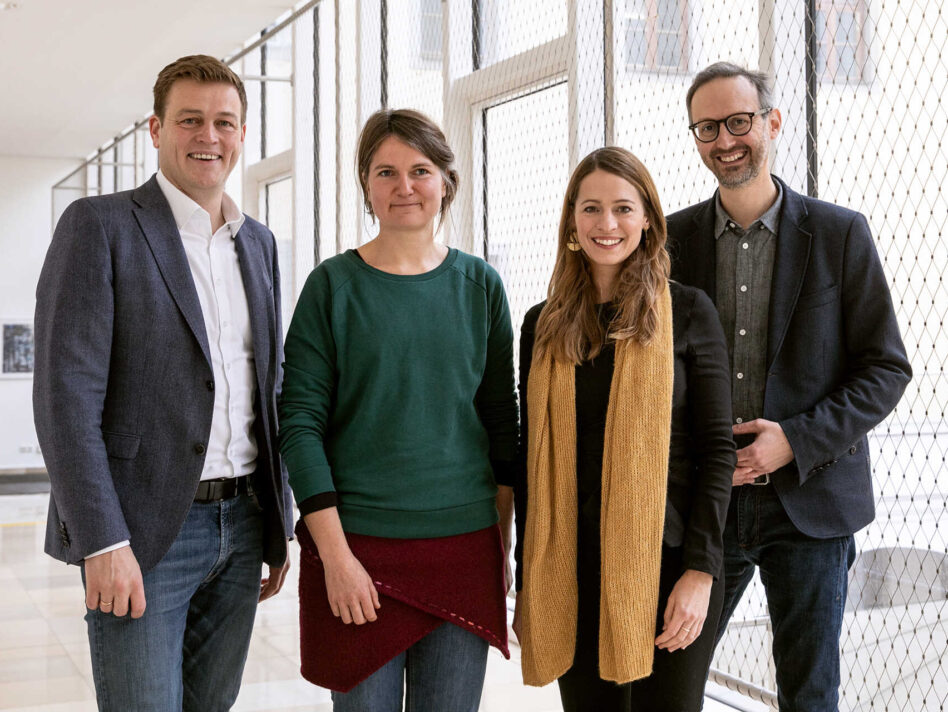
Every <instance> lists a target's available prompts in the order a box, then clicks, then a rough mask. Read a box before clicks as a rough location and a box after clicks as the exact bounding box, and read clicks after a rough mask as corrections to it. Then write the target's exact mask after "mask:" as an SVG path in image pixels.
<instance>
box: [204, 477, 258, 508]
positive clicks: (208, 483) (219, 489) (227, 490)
mask: <svg viewBox="0 0 948 712" xmlns="http://www.w3.org/2000/svg"><path fill="white" fill-rule="evenodd" d="M249 483H250V478H249V477H247V476H246V475H245V476H244V477H221V478H220V479H217V480H201V483H200V484H199V485H198V488H197V493H196V494H195V495H194V501H195V502H201V503H207V502H220V501H222V500H225V499H231V498H233V497H236V496H237V495H239V494H246V493H247V492H248V491H249Z"/></svg>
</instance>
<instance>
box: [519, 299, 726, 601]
mask: <svg viewBox="0 0 948 712" xmlns="http://www.w3.org/2000/svg"><path fill="white" fill-rule="evenodd" d="M670 287H671V298H672V323H673V330H674V359H675V363H674V368H675V375H674V391H673V394H672V428H671V445H670V453H669V455H670V457H669V466H668V499H667V502H666V508H665V531H664V543H665V545H667V546H673V547H677V546H681V547H683V552H682V554H683V566H684V568H685V569H695V570H697V571H704V572H707V573H709V574H712V575H713V576H715V577H716V576H717V575H718V574H719V572H720V570H721V563H722V555H723V554H722V543H721V542H722V535H723V530H724V520H725V517H726V516H727V507H728V501H729V499H730V494H731V477H732V475H733V472H734V467H735V465H736V463H737V456H736V455H735V450H734V440H733V438H732V435H731V422H730V421H731V396H730V393H731V391H730V377H729V375H728V359H727V347H726V346H725V342H724V334H723V332H722V330H721V324H720V321H719V320H718V315H717V312H716V311H715V309H714V305H713V304H712V303H711V300H710V299H709V298H708V297H707V295H705V294H704V293H703V292H701V291H700V290H697V289H694V288H692V287H686V286H683V285H680V284H678V283H677V282H670ZM545 304H546V302H543V303H541V304H537V305H536V306H534V307H532V308H531V309H530V310H529V311H528V312H527V314H526V316H525V317H524V320H523V328H522V329H521V332H520V423H521V433H522V434H523V437H522V440H524V441H525V440H526V437H527V433H528V432H529V426H528V423H529V420H528V418H529V413H528V410H527V381H528V378H529V374H530V365H531V362H532V359H533V339H534V331H535V328H536V323H537V319H538V318H539V316H540V312H541V310H542V309H543V307H544V305H545ZM601 314H602V317H603V318H604V319H605V320H606V321H608V320H609V319H611V317H612V315H613V314H614V308H612V307H605V308H604V309H603V310H602V312H601ZM614 360H615V349H614V347H613V345H612V344H607V345H606V346H605V348H603V350H602V351H601V352H600V354H599V355H598V356H597V357H596V358H595V359H592V360H590V361H586V362H584V363H582V364H581V365H579V366H577V367H576V446H577V452H576V456H577V485H578V497H579V509H580V511H579V512H578V515H579V536H580V538H581V539H583V540H586V541H587V542H590V543H592V542H591V541H590V540H592V539H595V541H596V543H597V544H598V535H599V514H600V507H601V492H602V453H603V444H604V438H605V425H606V411H607V408H608V403H609V389H610V387H611V384H612V371H613V366H614ZM521 451H522V453H521V465H520V468H519V472H518V477H517V482H516V488H515V502H516V515H517V546H516V549H515V558H516V561H517V590H519V589H520V588H521V587H522V585H523V579H522V566H521V564H522V562H523V536H524V529H525V527H526V513H527V481H526V454H525V453H526V443H525V442H524V443H523V446H522V447H521ZM596 548H598V547H596ZM583 549H586V547H583Z"/></svg>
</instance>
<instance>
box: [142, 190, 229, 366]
mask: <svg viewBox="0 0 948 712" xmlns="http://www.w3.org/2000/svg"><path fill="white" fill-rule="evenodd" d="M132 200H133V201H135V203H136V204H137V205H138V207H137V208H135V209H134V210H133V212H134V214H135V219H136V220H137V221H138V225H139V227H141V229H142V233H144V235H145V240H147V241H148V245H149V247H150V248H151V252H152V254H153V255H154V256H155V261H156V262H157V263H158V269H159V270H160V271H161V276H162V278H163V279H164V280H165V284H166V285H167V286H168V291H169V292H171V296H172V297H173V298H174V301H175V303H176V304H177V305H178V309H180V310H181V313H182V314H183V315H184V319H185V321H186V322H187V323H188V326H189V327H191V331H192V332H193V333H194V338H196V339H197V340H198V343H199V344H200V345H201V351H202V352H203V353H204V358H206V359H207V362H208V364H210V363H211V352H210V348H209V347H208V344H207V331H206V330H205V328H204V313H203V312H202V311H201V302H200V300H199V299H198V294H197V289H196V288H195V286H194V278H193V277H192V276H191V265H189V264H188V257H187V255H186V254H185V252H184V245H183V244H182V243H181V233H180V232H179V230H178V226H177V225H176V224H175V222H174V215H173V214H172V212H171V206H170V205H168V201H167V200H166V199H165V196H164V194H163V193H162V192H161V188H160V187H159V186H158V180H157V179H156V178H155V176H152V177H151V179H150V180H149V181H147V182H146V183H145V184H144V185H141V186H139V187H138V188H136V189H135V191H134V192H133V193H132Z"/></svg>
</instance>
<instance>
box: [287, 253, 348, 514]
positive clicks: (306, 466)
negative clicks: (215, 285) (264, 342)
mask: <svg viewBox="0 0 948 712" xmlns="http://www.w3.org/2000/svg"><path fill="white" fill-rule="evenodd" d="M332 299H333V294H332V289H331V284H330V281H329V277H328V273H327V272H326V270H325V269H322V268H320V267H317V268H316V269H315V270H313V272H312V274H311V275H310V276H309V279H307V281H306V285H305V286H304V287H303V292H302V293H301V294H300V298H299V302H298V303H297V305H296V310H295V311H294V313H293V319H292V321H291V322H290V328H289V331H288V333H287V336H286V347H285V353H286V362H285V363H284V365H283V390H282V393H281V395H280V404H279V413H280V452H281V453H282V455H283V459H284V462H285V463H286V467H287V471H288V472H289V480H290V486H291V487H292V488H293V495H294V496H295V497H296V501H297V502H303V501H305V500H307V499H309V498H311V497H313V496H314V495H318V494H321V493H325V492H334V491H335V487H334V486H333V479H332V472H331V470H330V467H329V461H328V459H327V457H326V449H325V446H324V441H323V438H324V436H325V434H326V430H327V424H328V422H329V417H330V414H331V409H332V402H333V396H334V393H335V390H336V379H337V370H336V346H335V341H334V339H333V331H332Z"/></svg>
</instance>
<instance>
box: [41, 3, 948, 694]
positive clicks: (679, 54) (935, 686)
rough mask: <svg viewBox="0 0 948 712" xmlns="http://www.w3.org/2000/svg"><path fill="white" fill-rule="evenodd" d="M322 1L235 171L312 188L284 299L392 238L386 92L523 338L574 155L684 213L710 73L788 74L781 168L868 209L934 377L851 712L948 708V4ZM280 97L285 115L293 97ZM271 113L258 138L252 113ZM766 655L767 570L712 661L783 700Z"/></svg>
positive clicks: (881, 511) (292, 44) (865, 588)
mask: <svg viewBox="0 0 948 712" xmlns="http://www.w3.org/2000/svg"><path fill="white" fill-rule="evenodd" d="M313 5H314V3H309V6H308V7H307V8H306V11H305V12H303V13H300V14H299V16H298V17H297V18H296V19H295V20H294V22H293V23H292V25H290V26H288V27H287V28H286V29H284V30H282V32H283V33H284V34H283V36H282V37H277V38H276V39H275V40H274V42H273V44H272V46H271V45H270V43H268V45H267V47H270V49H268V50H265V51H261V50H259V49H258V50H255V51H254V52H251V53H250V54H248V55H247V57H245V58H244V59H242V60H241V61H242V62H243V64H242V65H239V66H240V71H242V72H244V73H245V74H249V75H258V74H259V75H261V76H263V77H264V81H260V82H256V83H255V82H250V84H251V85H255V87H256V88H254V89H253V91H251V92H250V93H251V95H252V96H251V109H250V116H251V119H250V125H251V129H250V130H251V131H252V130H257V131H258V133H257V134H256V135H255V138H254V139H253V142H250V141H248V151H247V154H246V155H245V159H244V160H245V165H244V170H243V179H242V180H241V179H240V177H238V178H237V180H236V183H238V184H239V185H236V184H235V186H234V189H233V190H232V191H231V192H237V194H238V195H242V198H243V204H244V206H245V209H246V206H247V204H248V203H249V202H253V201H256V199H257V194H256V193H253V194H250V193H249V192H248V191H250V190H251V188H248V187H247V186H251V187H252V189H253V190H254V191H256V190H257V188H259V186H261V185H263V186H267V185H270V183H268V182H267V181H268V180H269V179H270V178H272V180H273V181H276V180H277V178H279V177H280V176H278V175H277V174H276V173H272V172H271V173H267V172H266V170H264V169H265V168H266V166H269V165H272V161H273V160H276V159H275V158H274V154H276V153H278V152H280V151H284V150H287V151H289V153H290V157H289V159H288V163H287V165H288V166H289V175H291V176H292V180H293V187H292V190H291V191H289V192H288V191H287V190H285V188H288V186H284V187H283V188H280V187H274V186H271V188H270V189H269V190H267V191H265V194H269V195H273V196H281V195H282V196H283V198H282V200H284V201H290V211H291V212H290V214H289V218H286V217H279V216H276V217H275V218H274V219H278V220H280V224H281V225H284V226H288V225H292V228H290V227H286V228H285V229H291V230H292V233H293V234H292V235H291V236H282V237H283V239H284V240H286V241H288V242H290V241H291V242H292V246H290V245H289V244H288V245H286V249H285V250H284V251H285V252H287V253H288V255H287V256H285V257H284V259H285V260H288V262H287V263H286V264H285V265H284V269H283V271H284V276H285V278H286V275H287V274H292V275H293V278H292V279H290V280H289V284H290V286H288V287H287V290H288V293H287V295H286V296H287V300H288V302H292V301H293V297H294V294H296V293H298V291H299V289H300V288H301V287H302V282H303V279H304V278H305V275H306V274H307V273H308V271H309V270H310V269H311V268H312V266H313V264H314V262H315V261H317V260H319V259H323V258H326V257H328V256H330V255H333V254H335V253H336V252H338V251H340V250H342V249H346V248H349V247H354V246H356V245H358V244H361V243H362V242H364V241H365V240H367V239H368V238H369V237H371V236H372V235H373V234H374V226H373V225H372V222H371V220H368V219H367V218H366V216H365V213H364V210H363V206H362V201H361V199H360V197H359V195H358V191H357V184H356V177H355V171H354V154H355V141H356V137H357V133H358V128H359V126H360V125H361V123H362V122H363V121H364V120H365V118H366V117H367V116H368V115H369V114H371V112H372V111H374V110H375V109H377V108H379V107H381V106H383V105H384V106H389V107H413V108H417V109H420V110H422V111H424V112H426V113H428V114H429V115H430V116H431V117H432V118H434V119H435V120H436V121H438V122H440V123H442V125H443V126H444V127H445V131H446V134H447V136H448V139H449V141H450V143H451V144H452V146H453V148H454V150H455V152H456V154H457V158H458V167H459V170H460V173H461V184H462V190H461V192H460V194H459V196H458V198H457V200H456V202H455V204H454V206H453V207H452V209H451V213H450V215H449V216H448V219H447V220H446V222H445V227H444V229H443V239H444V240H445V241H446V242H448V243H450V244H453V245H456V246H458V247H460V248H462V249H465V250H468V251H470V252H474V253H476V254H481V255H483V256H485V257H486V258H487V259H488V260H489V261H490V262H491V263H492V264H494V265H495V266H496V268H497V269H498V271H499V272H500V274H501V275H502V277H503V279H504V282H505V284H506V287H507V290H508V295H509V299H510V303H511V308H512V314H513V319H514V325H515V328H516V327H518V326H519V324H520V321H521V320H522V316H523V313H524V312H525V311H526V309H527V308H528V307H529V306H531V305H532V304H534V303H536V302H538V301H540V300H542V299H543V298H544V296H545V292H546V285H547V282H548V280H549V276H550V272H551V269H552V259H553V253H554V245H555V235H556V225H557V220H558V216H559V211H560V208H561V201H562V195H563V190H564V188H565V185H566V182H567V179H568V177H569V171H570V168H571V167H572V166H574V165H575V164H576V162H577V161H578V160H579V159H580V158H582V156H583V155H585V154H586V153H587V152H588V151H590V150H592V149H594V148H596V147H599V146H601V145H603V144H605V143H615V144H618V145H622V146H625V147H627V148H630V149H631V150H632V151H633V152H634V153H636V154H637V155H638V156H639V157H640V158H641V159H642V161H643V162H644V163H645V165H646V166H647V167H648V168H649V170H650V171H651V173H652V175H653V176H654V178H655V180H656V183H657V185H658V188H659V192H660V195H661V199H662V203H663V207H664V208H665V210H666V212H672V211H674V210H677V209H679V208H682V207H684V206H687V205H690V204H692V203H695V202H698V201H700V200H704V199H706V198H707V197H709V196H710V195H711V194H712V192H713V190H714V188H715V182H714V179H713V176H712V175H711V174H710V172H709V171H707V170H706V169H705V168H704V166H703V165H702V164H701V162H700V160H699V158H698V155H697V152H696V151H695V150H694V147H693V141H692V139H691V137H690V136H689V134H688V132H687V128H686V127H687V124H688V120H687V115H686V112H685V106H684V97H685V92H686V90H687V87H688V85H689V83H690V80H691V77H692V75H693V74H694V73H695V72H696V71H697V70H698V69H700V68H702V67H703V66H706V65H707V64H710V63H711V62H714V61H718V60H730V61H734V62H737V63H740V64H744V65H746V66H750V67H756V68H760V69H763V70H765V71H768V72H769V73H771V75H772V76H773V77H774V78H775V82H774V95H775V105H776V106H777V107H779V108H780V110H781V112H782V115H783V130H782V132H781V136H780V138H779V139H778V141H777V153H776V159H775V163H774V172H775V173H776V174H777V175H779V176H781V177H782V178H783V179H784V180H786V181H787V182H788V184H789V185H790V186H791V187H793V188H794V189H796V190H798V191H800V192H803V193H809V194H811V195H816V196H818V197H820V198H822V199H824V200H828V201H831V202H834V203H838V204H841V205H845V206H848V207H851V208H854V209H856V210H859V211H861V212H862V213H864V214H865V215H866V217H867V219H868V221H869V224H870V226H871V229H872V233H873V235H874V236H875V239H876V244H877V247H878V251H879V255H880V257H881V259H882V261H883V266H884V269H885V271H886V274H887V276H888V278H889V280H890V286H891V291H892V296H893V299H894V302H895V305H896V309H897V313H898V318H899V323H900V326H901V329H902V333H903V336H904V339H905V343H906V347H907V349H908V352H909V356H910V358H911V360H912V365H913V369H914V371H915V377H914V380H913V381H912V383H911V384H910V385H909V387H908V390H907V392H906V394H905V396H904V398H903V399H902V401H901V403H900V405H899V406H898V408H897V409H896V410H895V412H894V413H893V414H892V415H891V416H890V417H889V418H887V419H886V421H885V422H883V423H882V424H881V425H880V426H878V427H877V428H876V429H875V430H874V431H873V432H872V433H871V435H870V456H871V458H872V462H873V480H874V482H873V484H874V488H875V493H876V499H877V510H878V511H877V517H876V520H875V522H874V523H873V524H872V525H870V526H869V527H867V528H866V529H864V530H863V531H861V532H859V533H858V534H857V535H856V542H857V548H858V552H859V554H858V558H857V560H856V563H855V565H854V567H853V569H852V572H851V576H850V593H849V600H848V604H847V610H846V614H845V620H844V632H843V639H842V651H843V652H842V656H843V683H842V699H841V709H844V710H870V709H871V710H911V711H912V712H915V711H916V710H938V709H943V708H944V706H945V705H946V704H948V679H946V665H945V663H944V662H943V660H942V652H943V651H944V650H945V647H946V642H948V641H946V626H945V617H946V609H945V605H946V585H948V565H946V555H948V542H946V535H945V533H944V529H943V527H942V526H941V525H940V524H941V522H942V521H945V519H944V516H943V515H944V513H945V506H946V505H945V485H944V482H943V481H942V482H940V481H939V474H940V473H941V472H942V470H943V469H944V466H945V451H946V447H948V445H946V442H948V440H946V438H945V436H944V433H945V430H946V419H945V408H946V402H948V378H946V375H945V372H944V366H943V361H944V359H943V354H944V353H945V347H946V340H945V337H943V336H942V329H943V323H944V320H945V316H946V312H948V287H946V285H945V282H944V279H943V276H942V275H943V273H944V271H945V268H946V266H948V239H946V236H945V232H946V229H948V199H946V196H945V193H944V191H943V189H942V185H943V183H944V182H945V180H946V178H948V176H946V173H948V160H946V158H948V150H946V146H945V143H944V136H945V135H946V132H948V111H946V107H945V105H944V99H943V97H944V96H945V95H946V89H948V60H946V58H945V55H944V46H945V44H946V40H948V16H946V13H945V11H944V7H943V4H942V3H940V2H925V1H924V0H873V1H872V2H869V0H808V1H807V2H788V1H786V0H781V1H778V0H755V1H753V2H751V1H750V0H729V1H727V2H725V1H724V0H604V1H603V2H594V1H589V2H587V1H585V0H529V2H528V1H527V0H447V1H446V2H439V0H360V1H359V2H350V1H349V0H337V1H335V2H333V1H331V0H323V1H322V2H319V3H315V6H314V7H313ZM235 66H238V65H235ZM268 74H271V75H272V74H281V75H290V74H292V76H293V84H292V88H291V85H290V84H289V83H286V82H280V81H279V80H277V79H273V80H272V81H267V80H266V76H267V75H268ZM276 103H281V104H285V105H287V106H286V108H285V109H277V108H275V107H274V104H276ZM271 113H272V114H273V115H272V116H271ZM256 117H259V119H258V118H256ZM263 120H265V126H264V129H263V132H262V133H260V126H259V125H257V127H256V129H254V124H255V123H258V122H259V121H263ZM288 137H291V138H290V139H289V140H287V139H288ZM149 145H150V144H149V143H148V141H147V139H146V137H145V136H144V135H143V133H142V132H141V131H139V132H137V133H136V134H132V135H130V136H129V138H128V139H126V140H125V141H122V142H119V143H118V144H115V146H110V147H108V149H107V150H104V152H102V153H100V154H99V155H98V156H96V157H95V158H94V159H93V160H92V161H91V162H90V163H89V164H88V165H87V166H86V167H85V168H84V169H83V171H84V172H79V173H77V174H75V175H74V176H72V177H71V178H70V179H68V180H66V181H64V182H63V184H62V185H61V186H59V187H58V188H57V190H54V212H56V213H57V214H58V212H60V211H61V209H62V207H64V206H65V204H66V203H68V201H69V200H72V199H74V198H75V197H77V195H79V194H83V193H89V192H107V191H109V190H115V189H120V188H127V187H131V186H132V185H133V184H135V183H137V182H140V181H141V180H143V179H144V178H145V177H147V175H149V174H150V173H151V172H152V171H153V170H154V157H153V155H152V154H153V152H152V153H149V151H150V149H149V148H148V147H149ZM265 159H266V160H265ZM267 160H269V161H271V163H267V162H266V161H267ZM125 163H129V164H131V166H128V165H124V164H125ZM112 164H114V165H112ZM261 165H263V166H264V168H261V167H260V166H261ZM261 172H262V173H261ZM248 175H250V176H252V177H255V178H254V181H248V179H247V176H248ZM260 175H263V178H262V179H260V180H257V178H256V177H259V176H260ZM282 175H283V177H284V178H285V177H286V174H285V172H284V174H282ZM268 176H269V178H268ZM271 182H272V181H271ZM287 196H289V197H287ZM259 212H260V214H263V212H262V211H259ZM281 215H283V214H281ZM281 249H284V246H283V245H281ZM289 255H292V257H290V256H289ZM282 261H283V260H281V262H282ZM770 644H771V635H770V629H769V619H768V614H767V607H766V602H765V599H764V595H763V589H762V586H761V584H760V582H759V581H758V580H757V579H755V580H754V582H753V583H752V584H751V586H750V587H749V589H748V591H747V592H746V594H745V595H744V598H743V600H742V602H741V604H740V605H739V607H738V609H737V612H736V613H735V615H734V618H733V620H732V623H731V626H730V628H729V630H728V632H727V634H726V636H725V638H724V640H723V642H722V644H721V646H720V648H719V649H718V651H717V654H716V656H715V660H714V668H715V670H716V671H718V673H719V677H718V679H720V680H730V681H731V684H738V686H739V688H740V689H741V690H742V691H744V692H746V693H747V694H752V695H754V696H756V697H758V698H759V699H762V700H764V701H765V702H772V700H773V691H774V690H775V681H774V668H773V664H772V660H771V654H770ZM735 681H737V682H735ZM754 690H756V692H754Z"/></svg>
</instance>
